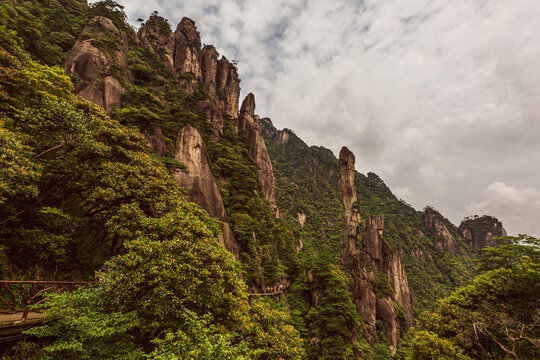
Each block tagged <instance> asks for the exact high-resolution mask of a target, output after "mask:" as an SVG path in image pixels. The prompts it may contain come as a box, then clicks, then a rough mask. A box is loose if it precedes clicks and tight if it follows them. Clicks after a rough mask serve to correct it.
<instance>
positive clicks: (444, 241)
mask: <svg viewBox="0 0 540 360" xmlns="http://www.w3.org/2000/svg"><path fill="white" fill-rule="evenodd" d="M424 223H425V225H426V227H427V228H428V230H429V231H431V233H432V234H433V235H434V237H435V240H436V245H437V247H438V248H439V249H440V250H443V251H448V252H450V253H451V254H453V255H455V254H456V251H457V248H458V243H457V240H456V237H455V236H454V235H453V234H452V233H451V232H450V230H449V228H448V226H447V224H445V223H446V221H445V219H444V218H443V216H442V215H441V214H440V213H439V212H437V211H436V210H435V209H433V208H430V207H427V208H426V209H425V214H424Z"/></svg>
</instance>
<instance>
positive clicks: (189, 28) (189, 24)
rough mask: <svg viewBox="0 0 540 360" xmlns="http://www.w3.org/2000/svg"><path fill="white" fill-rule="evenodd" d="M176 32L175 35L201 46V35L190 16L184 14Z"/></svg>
mask: <svg viewBox="0 0 540 360" xmlns="http://www.w3.org/2000/svg"><path fill="white" fill-rule="evenodd" d="M174 33H175V36H177V37H183V38H184V39H185V40H187V41H190V42H192V44H193V45H196V46H198V47H199V48H200V47H201V36H200V34H199V32H198V31H197V27H196V26H195V21H193V20H191V19H190V18H188V17H185V16H184V17H183V18H182V20H181V21H180V23H179V24H178V26H177V27H176V31H175V32H174Z"/></svg>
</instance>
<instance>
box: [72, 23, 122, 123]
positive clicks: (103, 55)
mask: <svg viewBox="0 0 540 360" xmlns="http://www.w3.org/2000/svg"><path fill="white" fill-rule="evenodd" d="M107 43H108V44H113V46H114V50H110V49H105V48H104V45H103V44H107ZM126 52H127V34H123V33H121V32H120V31H119V30H118V29H117V28H116V26H114V24H113V22H112V21H111V20H110V19H108V18H105V17H102V16H97V17H95V18H93V19H92V20H91V21H90V22H89V23H88V25H87V26H86V27H85V28H84V29H83V31H82V34H81V36H80V37H79V39H78V40H77V42H76V43H75V45H74V47H73V49H72V50H71V51H70V52H69V54H68V55H67V58H66V61H65V64H64V69H65V71H66V73H68V74H71V75H75V76H76V77H77V78H78V79H79V81H78V83H77V84H76V85H75V89H74V92H75V95H78V96H81V97H82V98H84V99H86V100H88V101H91V102H93V103H95V104H97V105H100V106H102V107H103V108H104V109H105V110H106V111H107V112H108V113H109V114H110V113H111V111H112V109H113V108H115V107H120V106H121V94H122V92H123V91H124V88H123V87H122V85H121V84H120V82H119V81H118V80H117V79H116V78H115V77H114V75H113V72H112V71H113V68H114V67H115V66H116V67H119V68H121V69H124V70H125V69H127V56H126ZM99 76H101V77H102V81H101V82H98V77H99Z"/></svg>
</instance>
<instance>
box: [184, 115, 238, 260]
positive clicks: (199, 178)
mask: <svg viewBox="0 0 540 360" xmlns="http://www.w3.org/2000/svg"><path fill="white" fill-rule="evenodd" d="M174 159H175V160H177V161H179V162H181V163H182V164H184V165H185V166H186V170H176V172H175V173H174V175H173V176H174V179H175V180H176V182H177V183H178V184H179V185H181V186H182V187H184V188H185V189H186V191H187V194H188V198H189V200H191V201H193V202H195V203H197V204H198V205H200V206H201V207H202V208H203V209H205V210H206V211H208V213H209V214H210V216H212V217H215V218H217V219H219V220H220V227H221V231H222V236H221V239H220V240H221V242H222V244H223V245H224V246H225V247H226V248H227V249H229V250H230V251H231V252H232V253H233V255H234V257H235V258H236V259H238V244H237V243H236V240H235V239H234V236H233V234H232V231H231V229H230V227H229V224H228V223H227V214H226V212H225V207H224V205H223V199H222V198H221V193H220V192H219V189H218V187H217V185H216V182H215V180H214V176H213V175H212V172H211V170H210V164H209V162H208V158H207V157H206V151H205V149H204V145H203V139H202V137H201V135H200V134H199V132H198V131H197V129H195V128H194V127H192V126H191V125H186V126H185V127H184V128H183V129H182V130H181V131H180V133H179V134H178V139H177V143H176V149H175V154H174Z"/></svg>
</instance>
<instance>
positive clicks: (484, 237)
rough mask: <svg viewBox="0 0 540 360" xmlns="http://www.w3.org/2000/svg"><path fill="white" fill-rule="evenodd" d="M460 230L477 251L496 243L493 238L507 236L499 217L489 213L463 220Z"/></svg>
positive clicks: (462, 235)
mask: <svg viewBox="0 0 540 360" xmlns="http://www.w3.org/2000/svg"><path fill="white" fill-rule="evenodd" d="M458 230H459V233H460V235H461V237H462V238H463V240H465V242H467V243H468V244H469V245H470V246H471V248H472V249H473V250H474V251H475V252H479V251H480V250H481V249H483V248H485V247H488V246H494V245H496V243H495V241H493V238H496V237H501V236H507V233H506V230H505V229H504V227H503V224H502V223H501V222H500V221H499V220H497V218H495V217H493V216H487V215H484V216H481V217H476V218H474V219H467V220H464V221H462V222H461V224H460V225H459V228H458Z"/></svg>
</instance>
